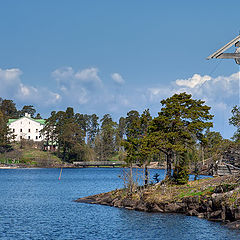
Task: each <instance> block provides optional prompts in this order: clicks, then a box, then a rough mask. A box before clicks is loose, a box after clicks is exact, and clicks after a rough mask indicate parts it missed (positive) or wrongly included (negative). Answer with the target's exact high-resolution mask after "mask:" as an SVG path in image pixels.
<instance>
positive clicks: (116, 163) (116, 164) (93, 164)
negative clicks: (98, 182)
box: [73, 161, 126, 167]
mask: <svg viewBox="0 0 240 240" xmlns="http://www.w3.org/2000/svg"><path fill="white" fill-rule="evenodd" d="M73 164H74V165H75V166H76V167H122V166H124V165H126V162H124V161H92V162H73Z"/></svg>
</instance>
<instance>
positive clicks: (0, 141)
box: [0, 111, 14, 152]
mask: <svg viewBox="0 0 240 240" xmlns="http://www.w3.org/2000/svg"><path fill="white" fill-rule="evenodd" d="M13 138H14V135H13V134H12V132H11V131H10V129H9V127H8V125H7V118H6V117H5V116H4V115H3V113H2V112H1V111H0V152H5V151H8V150H9V149H10V148H11V146H10V140H11V139H13Z"/></svg>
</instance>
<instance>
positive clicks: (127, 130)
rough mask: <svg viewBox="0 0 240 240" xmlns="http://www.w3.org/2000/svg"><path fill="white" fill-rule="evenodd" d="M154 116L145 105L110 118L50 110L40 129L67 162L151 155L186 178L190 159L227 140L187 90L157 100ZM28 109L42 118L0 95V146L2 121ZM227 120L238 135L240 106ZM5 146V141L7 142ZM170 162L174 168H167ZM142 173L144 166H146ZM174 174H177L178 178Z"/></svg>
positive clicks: (145, 159) (4, 132)
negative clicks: (156, 113)
mask: <svg viewBox="0 0 240 240" xmlns="http://www.w3.org/2000/svg"><path fill="white" fill-rule="evenodd" d="M161 105H162V108H161V109H160V111H159V113H158V116H157V117H152V116H151V115H150V111H149V109H146V110H144V111H143V112H142V113H139V112H138V111H136V110H131V111H129V112H128V113H127V114H126V116H124V117H120V119H119V121H118V122H114V121H113V119H112V117H111V115H110V114H105V115H104V116H103V117H102V118H99V117H98V116H97V115H96V114H92V115H88V114H82V113H75V112H74V109H73V108H71V107H68V108H67V109H66V111H58V112H56V111H53V112H52V113H51V116H50V117H49V118H47V119H46V125H45V127H44V129H43V130H42V134H44V135H45V144H47V145H48V146H53V145H56V146H58V148H57V149H58V150H57V153H56V154H58V156H59V157H61V158H62V159H63V160H64V161H66V162H73V161H94V160H95V161H96V160H98V161H102V160H124V161H126V163H127V164H128V166H130V167H131V166H133V164H137V165H139V166H145V169H147V166H148V164H149V162H150V161H165V160H166V163H167V176H168V177H169V178H171V177H174V176H175V177H176V176H177V177H176V179H178V180H177V181H180V182H181V181H183V182H184V181H185V179H186V178H187V174H188V168H189V166H190V165H193V164H195V166H196V167H195V171H196V172H197V171H198V169H197V163H198V162H199V161H203V160H204V159H207V158H210V157H214V156H215V155H217V154H218V153H219V152H221V151H223V148H224V146H226V145H228V144H229V143H231V141H230V140H224V139H223V138H222V136H221V134H220V133H219V132H213V131H210V129H211V127H212V126H213V123H212V118H213V115H211V114H210V107H209V106H207V105H205V102H204V101H202V100H195V99H192V96H191V95H189V94H186V93H180V94H174V95H173V96H172V97H170V98H167V99H164V100H162V101H161ZM25 113H28V114H30V115H31V117H33V118H41V116H40V114H39V113H38V114H36V110H35V108H34V107H33V106H32V105H26V106H24V107H23V108H22V109H21V110H17V109H16V105H15V103H14V102H13V101H12V100H7V99H4V100H3V99H1V98H0V124H1V125H0V146H1V147H2V148H3V147H4V146H5V147H6V146H9V143H10V140H11V134H10V132H9V129H8V126H7V121H8V119H9V118H19V117H21V116H24V114H25ZM232 114H233V116H232V117H231V119H230V124H232V125H234V126H235V127H237V131H236V133H235V134H234V136H233V140H234V141H235V142H238V141H239V139H240V127H239V126H240V125H239V122H240V110H239V108H238V107H237V106H235V107H234V108H233V110H232ZM6 149H7V147H6ZM172 165H174V172H172ZM146 176H147V170H146ZM179 176H181V177H180V178H179Z"/></svg>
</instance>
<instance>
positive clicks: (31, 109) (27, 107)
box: [20, 105, 36, 117]
mask: <svg viewBox="0 0 240 240" xmlns="http://www.w3.org/2000/svg"><path fill="white" fill-rule="evenodd" d="M25 113H27V114H30V116H31V117H33V116H34V114H35V113H36V109H35V108H34V107H33V106H32V105H25V106H23V108H22V110H21V111H20V117H23V116H25Z"/></svg>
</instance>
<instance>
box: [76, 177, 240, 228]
mask: <svg viewBox="0 0 240 240" xmlns="http://www.w3.org/2000/svg"><path fill="white" fill-rule="evenodd" d="M76 202H81V203H89V204H102V205H108V206H113V207H119V208H126V209H130V210H137V211H146V212H162V213H182V214H186V215H190V216H197V217H199V218H206V219H208V220H211V221H220V222H223V223H225V224H226V225H227V226H228V227H229V228H232V229H240V176H225V177H216V178H210V179H202V180H197V181H193V182H189V183H188V184H186V185H183V186H177V185H164V184H156V185H153V186H149V187H147V188H145V189H141V188H139V189H137V190H136V191H135V192H134V193H133V194H129V192H128V191H127V190H126V189H121V190H115V191H111V192H108V193H102V194H97V195H93V196H89V197H84V198H79V199H77V200H76Z"/></svg>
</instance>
